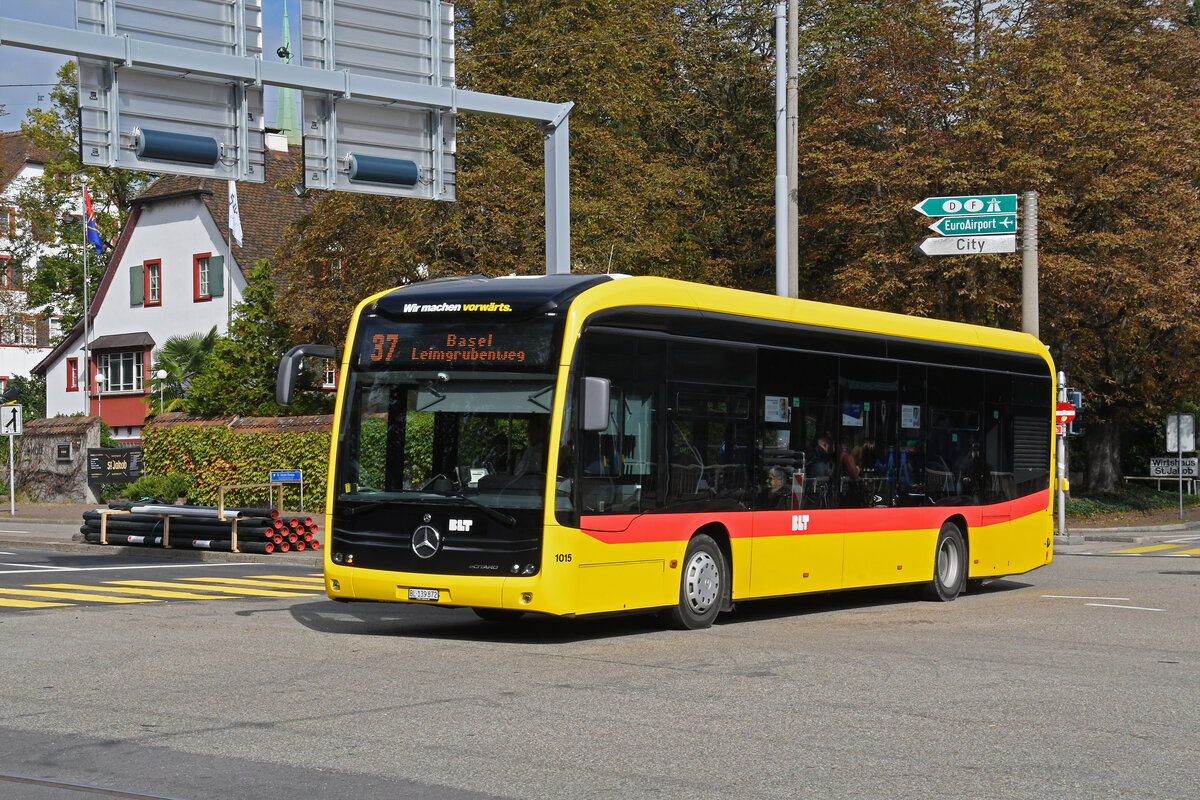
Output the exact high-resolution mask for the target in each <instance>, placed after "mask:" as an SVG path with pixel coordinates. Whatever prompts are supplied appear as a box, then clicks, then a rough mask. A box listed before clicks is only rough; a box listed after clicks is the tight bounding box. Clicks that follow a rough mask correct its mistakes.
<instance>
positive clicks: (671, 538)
mask: <svg viewBox="0 0 1200 800" xmlns="http://www.w3.org/2000/svg"><path fill="white" fill-rule="evenodd" d="M1049 508H1050V490H1048V489H1046V490H1043V491H1041V492H1037V493H1035V494H1031V495H1027V496H1025V497H1021V498H1018V499H1016V500H1013V501H1011V502H1008V503H996V504H994V505H988V506H914V507H911V508H835V509H816V508H814V509H804V510H801V511H789V510H784V511H758V512H753V513H747V512H744V511H726V512H717V513H710V514H704V513H688V514H669V513H668V514H613V515H605V516H603V517H599V516H591V517H582V518H581V519H580V527H581V529H582V530H583V532H584V533H585V534H587V535H588V536H591V537H592V538H594V539H597V540H599V541H601V542H604V543H605V544H644V543H649V542H675V541H678V542H682V541H686V540H687V539H689V538H691V535H692V534H693V533H694V532H695V531H697V530H699V529H700V528H702V527H704V526H705V525H710V524H713V523H716V524H719V525H722V526H724V527H725V529H726V530H727V531H728V532H729V536H730V538H733V539H740V538H750V537H764V536H807V535H814V534H828V533H851V532H854V533H877V532H880V531H893V530H894V531H912V530H933V529H936V528H940V527H941V525H942V523H943V522H945V521H946V520H947V519H949V518H950V517H953V516H961V517H962V518H963V519H964V520H966V523H967V528H968V530H969V529H971V528H977V527H982V526H984V525H994V524H998V523H1002V522H1008V521H1010V520H1020V519H1023V518H1025V517H1029V516H1033V515H1035V514H1039V513H1044V514H1048V513H1050V512H1049ZM798 517H803V518H805V519H803V529H801V530H794V529H793V528H794V527H795V525H796V522H795V520H794V518H798ZM601 525H602V526H603V527H604V530H601V529H600V526H601ZM614 528H619V529H620V530H613V529H614Z"/></svg>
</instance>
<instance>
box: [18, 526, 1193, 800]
mask: <svg viewBox="0 0 1200 800" xmlns="http://www.w3.org/2000/svg"><path fill="white" fill-rule="evenodd" d="M1193 546H1194V547H1200V541H1198V542H1196V543H1195V544H1194V545H1193ZM1122 548H1123V549H1131V548H1130V547H1129V546H1128V545H1109V546H1101V547H1097V546H1095V545H1089V546H1087V547H1075V548H1070V549H1071V550H1072V553H1073V554H1069V555H1060V556H1058V557H1057V558H1056V560H1055V562H1054V563H1053V564H1052V565H1050V566H1049V567H1046V568H1043V569H1040V570H1037V571H1035V572H1033V573H1030V574H1029V575H1026V576H1021V577H1018V578H1014V579H1011V580H1006V581H1001V582H997V583H994V584H990V585H988V586H987V587H984V588H983V589H982V590H980V591H978V592H976V593H973V594H969V595H965V596H963V597H961V598H959V599H958V600H957V601H955V602H953V603H947V604H933V603H926V602H921V601H917V600H914V599H913V598H912V595H911V593H909V592H906V591H903V590H891V591H871V592H855V593H851V594H841V595H830V596H822V597H813V598H803V599H794V600H787V601H770V602H763V603H756V604H744V605H743V606H742V607H740V608H739V610H738V611H737V612H736V613H735V614H731V615H726V616H724V617H722V618H721V619H720V620H719V622H718V624H717V625H716V626H715V627H713V628H712V629H710V630H707V631H695V632H679V631H665V630H661V629H660V628H659V627H658V625H657V623H656V622H655V621H654V620H653V619H650V618H647V617H621V618H613V619H604V620H552V619H532V620H526V621H523V622H520V623H517V624H510V625H496V624H490V623H484V622H481V621H479V620H477V619H476V618H475V616H474V615H473V614H472V613H471V612H469V611H462V610H445V609H432V608H421V607H409V606H392V605H364V604H354V605H348V604H338V603H333V602H331V601H328V600H326V599H324V598H323V597H322V596H317V595H311V594H308V595H304V596H298V597H297V596H283V597H271V596H228V597H226V598H225V599H221V600H219V601H218V600H216V599H179V598H165V599H162V598H160V599H156V600H154V601H152V602H139V603H120V604H109V603H87V602H74V601H73V602H71V603H69V604H64V605H60V606H54V607H47V608H32V609H13V608H9V609H4V610H3V611H2V612H0V641H3V648H2V649H0V675H2V676H3V680H2V681H0V798H10V797H11V798H22V799H25V798H29V799H30V800H48V799H49V798H55V799H56V800H57V798H72V799H75V798H81V797H84V798H86V797H89V796H96V797H100V796H103V797H125V798H144V797H158V798H162V797H168V798H179V799H181V800H182V799H183V798H186V799H187V800H209V798H213V799H214V800H215V798H222V800H227V799H228V798H232V797H254V798H257V799H260V800H274V799H275V798H280V799H281V800H282V798H288V799H289V800H295V799H296V798H333V797H355V798H356V799H357V798H361V799H362V800H373V798H385V797H386V798H409V797H412V798H474V797H512V798H528V797H556V798H594V797H616V796H621V797H670V798H691V797H696V798H700V797H705V798H713V797H731V798H733V797H737V798H746V797H762V798H775V797H778V798H785V797H786V798H795V797H822V798H841V797H845V798H864V797H912V796H918V795H919V796H936V797H945V798H957V797H964V798H965V797H972V798H979V797H1005V798H1039V800H1042V799H1043V798H1051V797H1053V798H1089V800H1090V799H1091V798H1095V797H1100V796H1103V797H1108V798H1114V797H1116V798H1126V797H1127V798H1185V797H1187V798H1190V797H1192V796H1194V792H1195V786H1196V784H1197V781H1198V780H1200V688H1198V686H1197V677H1198V676H1200V669H1198V667H1200V610H1198V609H1197V605H1198V601H1200V591H1198V590H1200V560H1197V559H1196V558H1191V557H1186V556H1185V557H1174V556H1170V555H1161V554H1158V553H1160V552H1161V551H1150V552H1146V553H1143V554H1140V555H1126V556H1106V555H1082V554H1077V553H1084V552H1092V553H1095V552H1108V551H1112V550H1115V549H1122ZM1186 549H1187V545H1186V544H1184V545H1177V546H1176V547H1175V548H1174V549H1172V550H1170V551H1168V552H1171V553H1181V552H1182V551H1183V550H1186ZM81 558H82V559H83V560H82V561H80V559H81ZM105 559H107V560H105ZM0 560H3V561H5V562H7V563H8V564H16V565H17V567H13V566H4V567H0V571H7V572H8V573H9V574H5V575H0V589H5V590H14V591H20V590H21V587H26V586H29V585H31V584H33V583H35V582H36V583H47V582H57V583H63V582H67V583H72V582H76V581H80V582H83V583H87V582H89V581H96V582H98V583H100V584H105V585H111V584H109V582H111V581H129V580H135V581H143V580H147V578H146V575H147V573H149V572H151V571H152V570H147V569H121V570H107V571H105V572H104V574H103V575H100V573H99V572H95V571H89V572H80V571H78V570H77V569H75V568H77V567H79V566H85V567H87V566H90V567H95V566H118V565H120V566H128V567H145V566H146V563H145V561H144V560H143V561H139V560H138V559H129V558H125V559H123V560H113V559H112V557H111V556H103V555H102V556H79V555H70V554H62V553H32V552H11V553H10V554H6V555H3V556H0ZM39 564H40V565H43V566H44V565H47V564H50V565H53V566H56V567H61V568H70V569H71V570H74V571H73V572H71V574H70V575H69V576H68V577H64V576H63V575H62V574H56V575H54V576H53V577H52V578H48V577H47V576H46V575H45V574H44V570H39V571H38V572H37V573H34V574H33V576H32V577H23V576H20V577H19V576H17V575H14V574H12V571H13V570H15V569H18V568H25V569H38V565H39ZM160 566H163V567H165V566H166V564H162V565H160ZM59 572H60V573H62V572H63V570H59ZM26 574H28V573H24V574H23V575H26ZM311 574H312V570H310V569H304V568H302V567H296V566H291V565H278V564H257V563H256V564H233V565H230V564H203V565H197V566H194V567H189V568H187V569H174V570H173V571H172V570H168V569H165V568H164V569H159V570H157V574H156V575H155V577H154V578H153V579H152V580H153V581H156V582H163V583H172V582H174V583H180V582H182V583H184V584H185V585H189V586H195V585H196V584H200V583H205V582H203V581H199V580H197V579H199V578H215V579H217V581H216V582H208V583H209V584H210V586H211V587H212V588H211V589H210V590H211V591H213V592H214V593H221V591H222V588H221V587H226V588H228V587H230V586H243V587H244V586H246V585H247V584H245V583H240V584H238V583H229V580H230V579H235V580H240V581H256V580H257V581H265V582H272V581H273V582H279V583H286V582H287V581H288V580H289V576H290V577H293V578H303V577H305V576H311ZM263 575H272V576H280V577H277V578H269V579H268V578H263V577H262V576H263ZM221 581H224V582H223V583H222V582H221ZM126 586H127V588H128V585H126ZM159 588H163V587H159ZM164 591H173V590H172V589H164ZM0 594H3V592H0ZM5 596H13V594H11V593H10V594H7V595H5ZM78 787H92V788H91V789H87V788H82V789H81V788H78ZM100 789H103V790H104V793H103V794H101V793H100Z"/></svg>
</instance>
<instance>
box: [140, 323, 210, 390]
mask: <svg viewBox="0 0 1200 800" xmlns="http://www.w3.org/2000/svg"><path fill="white" fill-rule="evenodd" d="M216 343H217V326H216V325H214V326H213V327H212V330H210V331H209V332H208V333H207V334H203V333H199V332H196V333H187V334H179V335H176V336H172V337H170V338H169V339H167V340H166V341H165V342H163V344H162V347H160V348H158V350H156V351H155V352H154V366H153V367H152V372H153V374H154V376H155V377H154V380H153V382H152V386H153V390H154V392H155V393H156V394H157V393H159V392H161V393H162V401H163V410H164V411H176V410H178V409H180V408H181V407H182V406H183V399H184V398H185V397H187V393H188V388H189V387H190V386H191V383H192V378H194V377H195V376H196V374H197V373H199V372H200V370H202V369H203V368H204V362H205V361H206V360H207V359H208V356H209V355H210V354H211V353H212V351H213V347H214V346H215V345H216ZM160 370H162V371H165V372H166V373H167V375H166V377H165V378H161V379H160V378H158V373H159V371H160Z"/></svg>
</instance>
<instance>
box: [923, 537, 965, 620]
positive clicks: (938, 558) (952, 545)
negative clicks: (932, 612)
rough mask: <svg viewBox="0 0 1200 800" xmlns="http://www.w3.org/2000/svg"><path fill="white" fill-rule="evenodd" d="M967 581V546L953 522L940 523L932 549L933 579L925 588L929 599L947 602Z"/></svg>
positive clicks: (957, 593)
mask: <svg viewBox="0 0 1200 800" xmlns="http://www.w3.org/2000/svg"><path fill="white" fill-rule="evenodd" d="M966 582H967V546H966V542H965V541H964V540H963V535H962V531H961V530H959V527H958V525H956V524H954V523H953V522H947V523H945V524H944V525H942V529H941V530H940V531H938V538H937V548H936V549H935V550H934V559H933V580H932V581H930V582H929V585H928V586H927V587H926V589H925V595H926V597H927V598H928V599H930V600H941V601H943V602H949V601H951V600H953V599H954V598H956V597H958V595H959V594H960V593H961V592H962V590H963V586H964V585H965V584H966Z"/></svg>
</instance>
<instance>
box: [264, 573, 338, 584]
mask: <svg viewBox="0 0 1200 800" xmlns="http://www.w3.org/2000/svg"><path fill="white" fill-rule="evenodd" d="M254 577H256V578H268V579H270V580H276V581H302V582H304V583H312V584H317V585H320V586H324V585H325V578H324V577H322V576H320V575H255V576H254Z"/></svg>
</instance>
